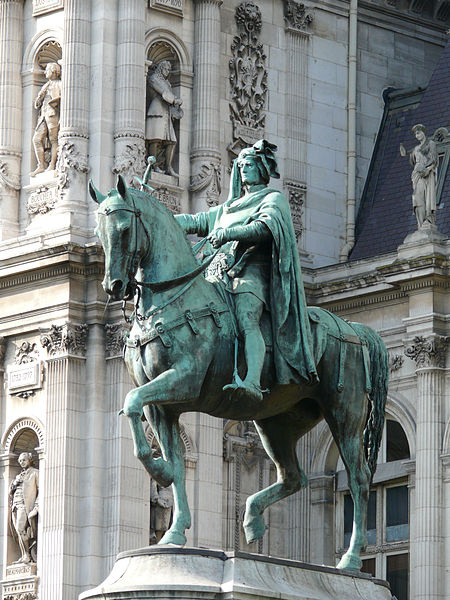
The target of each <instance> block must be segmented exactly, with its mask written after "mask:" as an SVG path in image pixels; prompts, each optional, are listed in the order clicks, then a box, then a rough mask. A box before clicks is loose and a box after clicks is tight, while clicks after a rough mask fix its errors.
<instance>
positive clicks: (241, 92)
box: [228, 0, 267, 156]
mask: <svg viewBox="0 0 450 600" xmlns="http://www.w3.org/2000/svg"><path fill="white" fill-rule="evenodd" d="M235 19H236V24H237V28H238V34H237V35H236V36H235V37H234V38H233V43H232V44H231V52H232V54H233V58H232V59H230V62H229V67H230V84H231V99H232V101H231V103H230V118H231V122H232V124H233V142H232V144H231V145H230V146H229V148H228V149H229V151H230V152H231V153H232V155H234V156H236V155H237V154H239V151H240V150H241V149H242V148H245V147H246V146H248V145H249V144H253V143H254V142H256V141H257V140H259V139H260V138H262V137H264V128H265V120H266V115H265V112H264V107H265V104H266V98H267V67H266V55H265V54H264V50H263V45H262V44H260V43H258V36H259V34H260V32H261V27H262V18H261V11H260V10H259V8H258V6H257V5H256V4H255V3H254V2H251V0H244V2H241V4H239V6H238V7H237V8H236V14H235Z"/></svg>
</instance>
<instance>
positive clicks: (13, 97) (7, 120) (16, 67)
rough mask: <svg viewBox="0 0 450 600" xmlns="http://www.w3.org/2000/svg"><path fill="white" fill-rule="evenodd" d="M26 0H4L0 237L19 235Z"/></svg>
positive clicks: (0, 24)
mask: <svg viewBox="0 0 450 600" xmlns="http://www.w3.org/2000/svg"><path fill="white" fill-rule="evenodd" d="M22 38H23V0H0V65H1V69H0V240H4V239H7V238H10V237H14V236H16V235H18V232H19V197H20V196H19V191H20V162H21V157H22V152H21V149H22V79H21V70H22Z"/></svg>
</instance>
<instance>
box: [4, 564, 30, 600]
mask: <svg viewBox="0 0 450 600" xmlns="http://www.w3.org/2000/svg"><path fill="white" fill-rule="evenodd" d="M1 585H2V588H3V595H2V599H3V600H36V599H37V597H38V578H37V576H36V564H34V563H32V564H20V563H17V564H15V565H9V567H6V577H5V579H4V580H3V581H2V582H1Z"/></svg>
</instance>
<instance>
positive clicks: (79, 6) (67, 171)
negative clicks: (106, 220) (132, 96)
mask: <svg viewBox="0 0 450 600" xmlns="http://www.w3.org/2000/svg"><path fill="white" fill-rule="evenodd" d="M90 15H91V2H90V1H89V0H66V1H65V4H64V38H63V64H62V73H61V114H60V130H59V141H58V163H57V171H58V189H59V193H60V195H61V202H60V203H58V205H57V207H56V209H55V211H56V212H57V213H60V215H59V219H58V223H59V225H60V226H66V227H68V226H77V227H82V228H85V227H86V226H87V220H86V216H87V203H86V200H87V194H86V189H87V173H88V171H89V166H88V145H89V91H90V84H89V77H90V43H91V24H90Z"/></svg>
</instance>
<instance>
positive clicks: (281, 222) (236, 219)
mask: <svg viewBox="0 0 450 600" xmlns="http://www.w3.org/2000/svg"><path fill="white" fill-rule="evenodd" d="M197 216H198V217H199V216H200V215H197ZM201 221H202V222H203V226H204V231H205V233H209V232H211V231H212V230H213V229H216V228H217V227H226V226H231V225H238V224H239V225H247V224H249V223H250V222H252V221H261V222H263V223H265V225H266V226H267V227H268V228H269V229H270V232H271V233H272V238H273V243H272V264H271V278H270V306H271V320H272V330H273V345H274V363H275V368H276V375H277V381H278V383H280V384H288V383H299V382H300V380H301V379H303V380H304V379H306V380H313V381H314V380H316V378H317V373H316V367H315V364H314V359H313V353H312V336H311V329H310V324H309V319H308V313H307V307H306V299H305V292H304V289H303V277H302V271H301V267H300V258H299V255H298V250H297V243H296V239H295V233H294V227H293V225H292V219H291V213H290V209H289V204H288V201H287V199H286V197H285V196H284V195H283V194H282V193H280V192H279V191H278V190H275V189H272V188H264V189H262V190H259V191H257V192H254V193H253V194H249V195H247V196H244V197H243V198H240V199H238V200H231V201H230V200H228V201H227V202H225V203H224V204H221V205H220V206H215V207H213V208H212V209H211V210H209V211H208V212H206V213H201Z"/></svg>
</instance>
